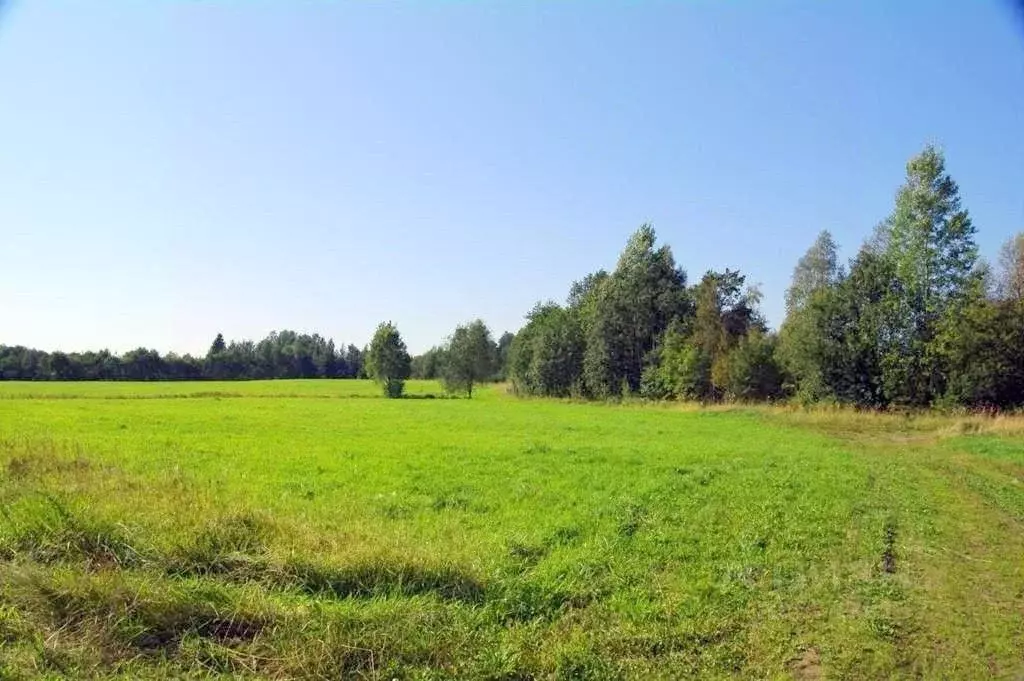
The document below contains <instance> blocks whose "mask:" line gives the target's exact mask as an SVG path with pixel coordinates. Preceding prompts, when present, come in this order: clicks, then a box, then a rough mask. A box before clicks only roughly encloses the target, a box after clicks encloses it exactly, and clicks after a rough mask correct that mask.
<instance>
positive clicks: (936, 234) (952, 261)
mask: <svg viewBox="0 0 1024 681" xmlns="http://www.w3.org/2000/svg"><path fill="white" fill-rule="evenodd" d="M883 232H884V237H883V238H882V239H881V241H882V242H883V243H884V244H885V249H886V250H885V257H886V258H887V259H888V260H890V261H891V262H892V265H893V272H894V275H895V279H896V283H897V286H896V287H894V288H893V290H892V291H891V295H890V296H889V299H888V301H887V303H888V308H889V310H888V312H889V319H888V321H889V328H888V329H887V331H888V335H889V338H890V339H891V342H892V347H891V350H890V352H888V353H887V354H886V356H885V360H884V366H885V388H886V392H887V396H888V398H889V399H890V400H892V401H894V402H898V403H904V404H912V405H926V404H928V403H929V402H930V401H931V400H932V399H934V398H935V397H937V396H938V395H940V394H941V393H942V391H943V369H942V366H941V363H940V362H939V361H938V360H939V355H938V353H936V352H935V347H934V346H933V342H934V340H935V335H936V331H937V328H938V324H939V321H940V320H941V319H942V317H943V316H944V315H945V314H947V313H948V312H949V311H950V310H951V309H953V308H954V307H955V306H956V305H958V304H959V302H960V301H961V300H962V299H963V298H964V297H965V296H966V295H967V294H968V293H969V291H970V290H971V289H972V286H973V283H972V282H973V278H974V277H975V276H976V270H975V265H976V263H977V259H978V248H977V245H976V244H975V242H974V232H975V230H974V225H973V224H972V223H971V218H970V216H969V215H968V213H967V211H966V210H965V209H963V208H962V207H961V204H960V190H959V188H958V187H957V184H956V182H954V181H953V179H952V178H951V177H950V176H949V174H948V173H946V163H945V158H944V157H943V155H942V152H940V151H939V150H937V149H936V148H935V147H932V146H928V147H926V148H925V149H924V151H922V152H921V153H920V154H918V155H917V156H914V157H913V158H912V159H910V161H909V162H908V163H907V177H906V181H905V183H904V184H903V186H902V187H901V188H900V190H899V192H898V193H897V195H896V207H895V209H894V211H893V213H892V215H891V216H890V217H889V219H888V220H887V221H886V223H885V224H884V227H883Z"/></svg>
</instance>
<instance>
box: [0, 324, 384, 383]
mask: <svg viewBox="0 0 1024 681" xmlns="http://www.w3.org/2000/svg"><path fill="white" fill-rule="evenodd" d="M364 365H365V360H364V351H363V350H360V349H359V348H357V347H356V346H354V345H349V346H347V347H344V348H339V347H336V346H335V344H334V341H333V340H330V339H325V338H323V337H322V336H320V335H318V334H312V335H309V334H300V333H296V332H295V331H275V332H273V333H271V334H270V335H268V336H267V337H266V338H264V339H263V340H261V341H259V342H256V343H254V342H252V341H232V342H231V343H226V342H225V341H224V337H223V336H222V335H221V334H217V337H216V339H214V341H213V343H212V344H211V345H210V350H209V352H207V354H206V356H205V357H193V356H192V355H177V354H174V353H168V354H166V355H163V356H161V355H160V353H159V352H157V351H156V350H150V349H147V348H138V349H137V350H131V351H130V352H126V353H124V354H123V355H121V356H118V355H114V354H112V353H110V352H109V351H107V350H102V351H100V352H82V353H68V354H66V353H63V352H53V353H47V352H43V351H41V350H33V349H30V348H25V347H21V346H5V345H0V379H6V380H24V381H32V380H60V381H74V380H139V381H149V380H197V379H217V380H228V379H257V378H364V377H365V376H366V367H365V366H364Z"/></svg>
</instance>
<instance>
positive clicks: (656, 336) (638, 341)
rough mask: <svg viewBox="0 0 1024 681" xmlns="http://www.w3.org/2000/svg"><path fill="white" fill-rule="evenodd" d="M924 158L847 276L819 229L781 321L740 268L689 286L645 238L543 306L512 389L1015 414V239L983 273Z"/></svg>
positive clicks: (514, 361)
mask: <svg viewBox="0 0 1024 681" xmlns="http://www.w3.org/2000/svg"><path fill="white" fill-rule="evenodd" d="M974 235H975V228H974V226H973V224H972V222H971V219H970V216H969V215H968V213H967V211H966V210H965V209H964V208H963V207H962V206H961V202H960V196H959V189H958V187H957V185H956V183H955V182H954V181H953V179H952V178H951V177H950V176H949V174H948V173H947V172H946V168H945V159H944V158H943V156H942V154H941V152H939V151H938V150H937V149H935V148H933V147H927V148H925V150H924V151H923V152H922V153H921V154H919V155H917V156H915V157H914V158H912V159H911V160H910V162H909V163H908V164H907V176H906V182H905V183H904V185H903V186H902V187H901V188H900V189H899V191H898V193H897V196H896V203H895V207H894V210H893V212H892V214H891V215H890V216H889V217H888V218H887V219H886V220H885V221H884V222H883V223H882V224H881V225H879V226H878V227H877V228H876V229H875V232H874V234H873V235H872V237H871V238H870V239H869V240H868V241H867V242H866V243H865V244H864V245H863V246H862V247H861V249H860V251H859V253H858V254H857V255H856V257H854V258H853V260H852V261H851V262H850V263H849V264H848V265H846V266H842V265H841V264H840V263H839V258H838V254H837V247H836V244H835V242H834V240H833V239H832V237H831V235H830V234H829V233H828V232H823V233H822V234H821V235H820V236H819V237H818V239H817V240H816V241H815V243H814V244H813V245H812V246H811V248H810V250H809V251H808V252H807V254H806V255H805V256H804V257H803V258H801V260H800V262H799V263H798V264H797V267H796V269H795V271H794V275H793V282H792V285H791V287H790V288H789V290H788V291H787V295H786V311H787V314H786V319H785V322H784V323H783V325H782V327H781V328H780V330H779V332H778V333H771V332H769V331H768V329H767V326H766V324H765V321H764V319H763V317H762V316H761V314H760V312H759V310H758V304H759V302H760V293H759V292H758V290H757V289H756V287H750V286H747V285H746V278H745V276H744V275H743V274H742V273H740V272H738V271H734V270H728V269H727V270H725V271H724V272H715V271H709V272H707V273H705V274H704V276H703V277H702V278H701V279H700V281H699V282H697V283H695V284H692V285H688V283H687V278H686V273H685V272H684V271H683V270H682V269H681V268H679V267H678V266H677V265H676V263H675V261H674V259H673V256H672V252H671V249H669V247H668V246H664V245H662V246H658V244H657V243H656V236H655V233H654V230H653V229H651V228H650V227H649V226H646V225H645V226H643V227H641V228H640V229H639V230H638V231H637V232H636V233H635V234H633V236H632V237H631V238H630V240H629V242H628V243H627V245H626V248H625V250H624V251H623V252H622V254H621V256H620V257H619V260H618V263H617V264H616V267H615V269H614V271H612V272H610V273H609V272H605V271H603V270H602V271H598V272H595V273H592V274H589V275H587V276H586V277H584V278H583V279H582V280H580V281H577V282H575V283H574V284H573V285H572V287H571V288H570V291H569V295H568V298H567V300H566V303H565V305H558V304H556V303H553V302H548V303H543V304H538V305H537V306H536V307H535V308H534V309H533V310H532V311H531V312H530V313H529V314H528V315H527V324H526V326H525V327H524V328H523V329H522V330H521V331H520V332H519V333H518V334H517V335H516V336H515V339H514V341H513V342H512V344H511V351H510V357H509V364H508V373H509V379H510V380H511V382H512V386H513V388H514V390H515V391H517V392H519V393H523V394H535V395H549V396H581V397H592V398H608V397H619V396H624V395H641V396H644V397H649V398H658V399H664V398H678V399H688V400H700V401H717V400H723V399H732V400H742V401H749V400H770V399H779V398H796V399H799V400H802V401H834V402H838V403H845V404H852V405H856V406H861V407H874V408H886V407H891V406H910V407H923V406H929V405H937V404H942V405H962V406H970V407H986V406H992V407H1013V406H1021V405H1024V234H1020V235H1017V236H1015V237H1014V238H1012V239H1011V240H1010V241H1009V242H1008V243H1007V244H1006V245H1005V246H1004V248H1003V250H1002V252H1001V255H1000V258H999V263H998V264H997V267H996V268H994V269H993V268H992V267H990V266H989V265H987V264H986V263H984V262H983V261H981V260H980V259H979V257H978V249H977V245H976V243H975V240H974Z"/></svg>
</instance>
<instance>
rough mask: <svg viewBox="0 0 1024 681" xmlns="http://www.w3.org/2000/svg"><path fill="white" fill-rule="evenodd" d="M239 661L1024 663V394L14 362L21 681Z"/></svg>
mask: <svg viewBox="0 0 1024 681" xmlns="http://www.w3.org/2000/svg"><path fill="white" fill-rule="evenodd" d="M409 392H410V394H411V395H412V396H413V397H420V398H425V397H430V396H440V395H441V394H442V393H441V391H440V388H439V387H438V386H437V385H436V384H432V383H428V382H411V383H410V384H409ZM218 676H220V677H230V678H280V679H284V678H323V679H338V678H365V679H378V678H379V679H530V678H537V679H615V678H626V679H629V678H634V679H659V678H660V679H678V678H687V677H700V678H769V679H776V678H778V679H786V678H796V679H817V678H852V679H859V678H962V679H978V678H1005V679H1020V678H1024V422H1022V421H1021V420H1014V419H1003V420H993V419H982V418H974V419H959V420H957V419H953V418H950V417H940V416H922V417H914V418H911V417H903V416H879V415H859V414H854V413H850V412H829V411H816V412H805V411H799V410H793V411H787V410H783V409H768V408H749V409H745V408H729V409H725V408H723V409H704V410H702V409H696V408H687V407H682V406H666V405H657V406H652V405H643V404H624V405H606V404H581V403H572V402H560V401H548V400H519V399H515V398H512V397H508V396H506V395H505V394H503V392H502V391H501V389H500V388H497V387H492V388H487V389H484V390H482V391H480V392H479V394H478V395H477V396H475V397H474V399H472V400H465V399H403V400H385V399H381V398H379V397H378V394H377V388H376V386H374V385H372V384H370V383H368V382H359V381H273V382H236V383H212V382H203V383H65V384H60V383H2V382H0V679H22V678H24V679H31V678H69V677H72V678H124V679H129V678H131V679H135V678H209V677H218Z"/></svg>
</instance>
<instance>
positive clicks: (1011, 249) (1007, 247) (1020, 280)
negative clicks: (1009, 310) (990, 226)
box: [996, 232, 1024, 303]
mask: <svg viewBox="0 0 1024 681" xmlns="http://www.w3.org/2000/svg"><path fill="white" fill-rule="evenodd" d="M996 294H997V295H998V296H999V297H1000V298H1001V299H1003V300H1009V301H1014V302H1017V303H1024V232H1018V233H1017V234H1014V235H1013V236H1012V237H1010V238H1009V239H1007V240H1006V243H1004V244H1003V246H1002V248H1000V249H999V269H998V272H997V274H996Z"/></svg>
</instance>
